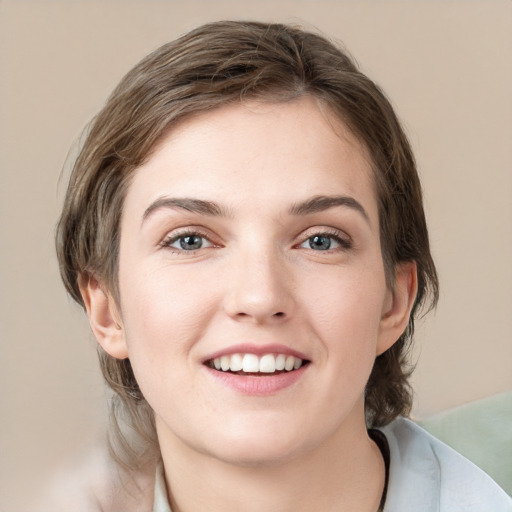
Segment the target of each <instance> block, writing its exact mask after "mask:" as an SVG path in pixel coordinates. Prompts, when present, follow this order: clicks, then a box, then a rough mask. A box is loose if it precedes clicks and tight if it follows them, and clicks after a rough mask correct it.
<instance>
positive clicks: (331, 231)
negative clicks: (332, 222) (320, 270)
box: [297, 226, 354, 252]
mask: <svg viewBox="0 0 512 512" xmlns="http://www.w3.org/2000/svg"><path fill="white" fill-rule="evenodd" d="M314 236H328V237H331V238H334V239H335V240H336V241H337V242H338V243H339V244H340V246H341V247H340V249H342V250H343V249H345V250H346V249H351V248H352V247H353V245H354V242H353V240H352V237H351V236H350V235H348V234H347V233H346V232H345V231H342V230H340V229H338V228H333V227H329V226H315V227H312V228H308V229H307V230H306V231H303V232H302V233H301V235H300V242H299V243H298V244H297V245H298V246H299V247H300V246H301V245H302V244H303V243H305V242H306V241H307V240H309V239H310V238H312V237H314ZM331 250H336V249H331ZM326 252H328V251H326Z"/></svg>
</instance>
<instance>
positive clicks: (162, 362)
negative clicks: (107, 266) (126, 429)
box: [121, 269, 215, 383]
mask: <svg viewBox="0 0 512 512" xmlns="http://www.w3.org/2000/svg"><path fill="white" fill-rule="evenodd" d="M124 277H125V279H124V281H122V282H123V283H124V286H125V288H124V289H123V290H121V297H122V298H123V300H122V302H121V307H122V313H123V322H124V328H125V333H126V342H127V345H128V351H129V356H130V360H131V362H132V365H133V367H134V370H136V369H137V368H138V369H139V372H140V373H142V372H146V373H154V374H160V373H161V374H165V373H166V372H168V370H169V369H170V368H174V370H173V371H177V372H179V371H181V370H182V367H179V366H178V365H177V364H176V363H177V362H178V361H180V362H181V363H183V357H187V356H188V355H189V353H190V350H191V349H192V348H193V347H194V345H195V344H196V343H197V342H198V340H200V338H201V336H202V334H203V333H204V331H205V329H206V326H207V325H208V323H209V319H210V318H211V315H212V314H213V309H214V308H213V305H214V303H215V298H214V297H213V294H212V293H209V287H208V286H207V283H204V281H203V280H202V279H201V276H197V278H196V279H194V280H193V281H191V280H190V278H189V276H187V274H186V273H185V272H180V271H179V269H176V270H174V269H173V272H170V271H169V270H168V269H167V271H163V270H162V269H151V270H149V271H147V272H144V273H141V275H140V276H139V277H137V276H135V275H131V276H128V275H125V276H124ZM182 366H183V365H182ZM141 378H143V376H142V375H141ZM139 383H140V382H139Z"/></svg>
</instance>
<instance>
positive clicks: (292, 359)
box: [284, 356, 295, 372]
mask: <svg viewBox="0 0 512 512" xmlns="http://www.w3.org/2000/svg"><path fill="white" fill-rule="evenodd" d="M294 366H295V357H293V356H288V357H287V358H286V362H285V363H284V369H285V370H286V371H287V372H289V371H291V370H293V367H294Z"/></svg>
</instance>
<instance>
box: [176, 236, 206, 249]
mask: <svg viewBox="0 0 512 512" xmlns="http://www.w3.org/2000/svg"><path fill="white" fill-rule="evenodd" d="M202 245H203V240H202V238H201V237H200V236H198V235H187V236H183V237H181V238H180V247H181V248H182V249H184V250H185V251H191V250H194V249H200V248H201V246H202Z"/></svg>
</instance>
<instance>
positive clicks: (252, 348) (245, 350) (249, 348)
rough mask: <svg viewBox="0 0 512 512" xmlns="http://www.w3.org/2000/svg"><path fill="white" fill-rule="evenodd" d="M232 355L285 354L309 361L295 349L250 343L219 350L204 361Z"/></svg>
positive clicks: (279, 345)
mask: <svg viewBox="0 0 512 512" xmlns="http://www.w3.org/2000/svg"><path fill="white" fill-rule="evenodd" d="M232 354H254V355H256V356H259V357H261V356H264V355H265V354H284V355H287V356H294V357H297V358H299V359H302V360H303V361H308V360H309V359H308V357H306V356H305V355H304V354H303V353H301V352H299V351H298V350H295V349H294V348H291V347H287V346H286V345H281V344H279V343H277V344H276V343H272V344H266V345H254V344H250V343H242V344H239V345H230V346H229V347H226V348H223V349H220V350H217V351H216V352H213V353H211V354H209V355H208V356H207V357H205V358H204V359H203V363H206V362H208V361H211V360H212V359H216V358H218V357H222V356H229V355H232Z"/></svg>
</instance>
